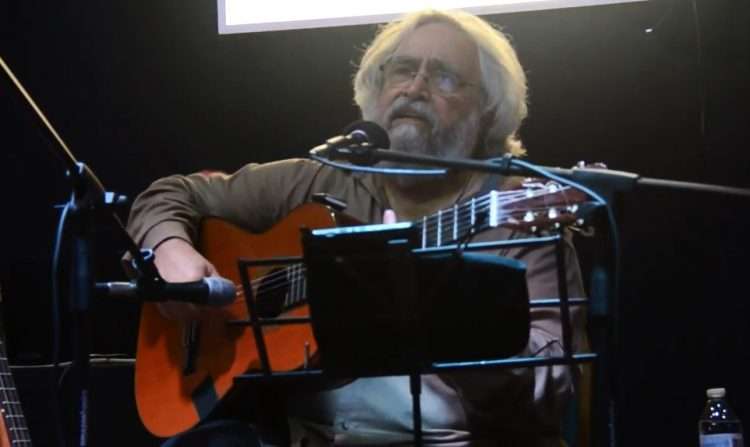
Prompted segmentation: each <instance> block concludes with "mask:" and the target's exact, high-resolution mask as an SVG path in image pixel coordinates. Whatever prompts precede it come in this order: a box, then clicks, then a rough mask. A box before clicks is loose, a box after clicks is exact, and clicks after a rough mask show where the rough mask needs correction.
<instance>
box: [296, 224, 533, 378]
mask: <svg viewBox="0 0 750 447" xmlns="http://www.w3.org/2000/svg"><path fill="white" fill-rule="evenodd" d="M417 236H418V229H417V228H416V227H415V226H413V225H411V224H409V223H405V224H396V225H371V226H366V227H351V228H346V227H344V228H333V229H321V230H303V231H302V245H303V248H304V261H305V264H306V266H307V284H308V289H307V290H308V295H309V301H310V313H311V316H312V327H313V333H314V335H315V339H316V340H317V342H318V349H319V354H320V362H321V367H322V369H323V371H324V374H325V375H328V376H330V377H332V378H351V377H364V376H382V375H400V374H411V373H414V372H419V371H423V370H425V369H427V368H429V367H430V366H431V365H432V364H433V363H435V362H459V361H477V360H484V359H488V358H504V357H510V356H512V355H515V354H517V353H519V352H520V351H521V350H522V349H523V348H524V347H525V346H526V344H527V342H528V337H529V299H528V290H527V285H526V276H525V275H526V267H525V265H524V264H523V263H521V262H518V261H515V260H511V259H506V258H501V257H499V256H493V255H486V254H477V253H463V252H461V251H458V252H456V251H453V252H451V253H415V252H414V251H413V250H414V248H416V247H417V241H418V238H417Z"/></svg>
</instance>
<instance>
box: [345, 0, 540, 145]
mask: <svg viewBox="0 0 750 447" xmlns="http://www.w3.org/2000/svg"><path fill="white" fill-rule="evenodd" d="M435 22H444V23H448V24H451V25H453V26H455V27H456V28H457V29H459V30H461V31H463V32H464V33H466V35H467V36H469V37H470V38H471V39H472V40H473V41H474V43H476V45H477V48H478V49H479V66H480V70H481V73H482V81H481V83H482V92H483V96H484V97H483V100H482V116H483V117H485V119H488V121H483V123H484V124H485V126H486V128H485V129H483V132H484V136H485V141H484V145H482V146H481V149H480V150H482V151H483V152H481V153H478V154H475V155H476V156H478V157H491V156H496V155H501V154H504V153H510V154H513V155H523V154H524V153H525V152H526V151H525V149H524V148H523V145H522V143H521V140H520V138H519V136H518V128H519V127H520V126H521V122H522V121H523V119H524V118H526V115H527V114H528V108H527V106H526V92H527V87H526V74H525V73H524V71H523V68H522V67H521V63H520V62H519V61H518V56H516V52H515V50H514V49H513V46H512V45H511V44H510V41H509V40H508V38H507V37H506V36H505V34H503V33H502V32H501V31H500V30H499V29H497V28H495V27H493V26H492V25H491V24H489V23H488V22H486V21H484V20H483V19H480V18H479V17H477V16H475V15H473V14H469V13H467V12H464V11H458V10H455V11H436V10H424V11H419V12H414V13H411V14H407V15H405V16H403V17H402V18H401V19H399V20H397V21H394V22H391V23H389V24H387V25H385V26H384V27H382V28H381V29H380V31H379V32H378V34H377V35H376V36H375V39H374V40H373V41H372V43H371V44H370V46H369V47H368V48H367V50H365V53H364V55H363V56H362V60H361V62H360V64H359V69H358V70H357V73H356V75H355V76H354V102H356V103H357V105H358V106H359V108H360V110H361V112H362V117H363V118H364V119H366V120H371V119H373V117H375V116H376V113H375V108H376V104H377V99H378V95H379V94H380V91H381V89H382V87H383V75H382V72H381V70H380V66H381V65H382V64H383V63H384V62H385V61H386V59H387V58H388V57H390V56H391V55H392V54H393V53H394V52H395V51H396V49H397V48H398V46H399V44H401V42H402V41H403V40H404V38H405V37H406V36H408V35H409V33H411V32H413V31H414V30H415V29H417V28H419V27H420V26H422V25H426V24H428V23H435Z"/></svg>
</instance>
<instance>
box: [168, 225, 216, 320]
mask: <svg viewBox="0 0 750 447" xmlns="http://www.w3.org/2000/svg"><path fill="white" fill-rule="evenodd" d="M154 254H155V255H156V258H155V260H154V262H155V264H156V268H157V269H158V270H159V274H161V277H162V278H164V280H165V281H167V282H190V281H199V280H201V279H203V278H204V277H206V276H219V272H218V271H217V270H216V268H215V267H214V266H213V264H211V262H209V261H208V259H206V258H204V257H203V255H201V254H200V253H198V250H196V249H195V248H194V247H193V246H192V245H190V244H189V243H188V242H186V241H184V240H182V239H177V238H174V239H168V240H166V241H164V242H162V243H161V244H159V246H158V247H156V250H154ZM159 310H160V311H161V313H162V315H164V316H165V317H166V318H169V319H172V320H182V321H186V320H194V319H197V318H198V317H199V316H200V313H201V310H200V307H199V306H196V305H195V304H190V303H180V302H176V301H164V302H161V303H159Z"/></svg>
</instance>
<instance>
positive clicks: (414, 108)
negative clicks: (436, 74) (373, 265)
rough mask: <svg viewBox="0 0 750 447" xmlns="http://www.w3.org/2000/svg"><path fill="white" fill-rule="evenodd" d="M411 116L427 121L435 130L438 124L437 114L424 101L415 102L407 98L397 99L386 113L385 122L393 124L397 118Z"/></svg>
mask: <svg viewBox="0 0 750 447" xmlns="http://www.w3.org/2000/svg"><path fill="white" fill-rule="evenodd" d="M402 116H410V117H415V118H419V119H422V120H424V121H427V122H428V123H429V124H430V126H431V127H432V128H433V129H434V128H435V126H436V125H437V123H438V117H437V113H435V110H434V109H433V108H432V106H431V105H429V104H427V103H426V102H424V101H415V100H413V99H409V98H406V97H403V96H402V97H400V98H396V100H395V101H393V103H392V104H391V105H390V106H389V107H388V110H386V112H385V122H386V123H389V124H390V123H391V122H392V121H393V119H394V117H395V118H398V117H402Z"/></svg>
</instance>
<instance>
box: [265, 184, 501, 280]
mask: <svg viewBox="0 0 750 447" xmlns="http://www.w3.org/2000/svg"><path fill="white" fill-rule="evenodd" d="M489 201H490V198H489V194H487V195H485V196H482V198H481V199H480V200H477V201H476V202H475V206H478V207H481V206H483V205H484V204H488V203H489ZM467 212H471V210H470V209H468V210H467ZM286 276H287V272H286V271H285V269H280V270H275V271H274V272H273V273H270V274H268V275H264V276H261V277H258V278H256V279H254V280H252V281H251V285H252V286H257V285H260V284H261V283H265V284H264V285H266V284H273V282H274V281H275V280H280V279H281V280H283V279H286ZM268 281H270V282H268Z"/></svg>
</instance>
